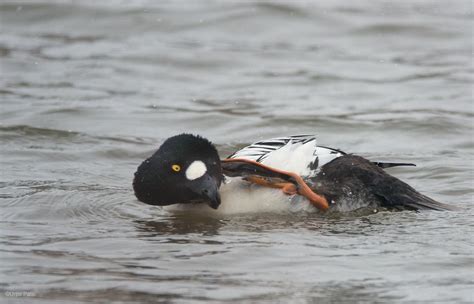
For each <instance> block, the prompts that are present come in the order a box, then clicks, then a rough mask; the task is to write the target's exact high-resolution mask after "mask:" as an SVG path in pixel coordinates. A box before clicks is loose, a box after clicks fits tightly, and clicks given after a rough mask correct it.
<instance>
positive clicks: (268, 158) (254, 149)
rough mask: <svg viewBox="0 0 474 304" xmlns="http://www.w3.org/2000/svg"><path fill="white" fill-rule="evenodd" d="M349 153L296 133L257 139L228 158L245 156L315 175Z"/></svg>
mask: <svg viewBox="0 0 474 304" xmlns="http://www.w3.org/2000/svg"><path fill="white" fill-rule="evenodd" d="M345 154H346V153H344V152H342V151H340V150H337V149H333V148H329V147H323V146H317V145H316V136H315V135H294V136H287V137H277V138H271V139H267V140H262V141H258V142H255V143H253V144H251V145H249V146H247V147H244V148H242V149H240V150H238V151H236V152H234V153H233V154H232V155H230V156H229V157H228V158H244V159H249V160H253V161H256V162H259V163H261V164H264V165H266V166H270V167H273V168H276V169H279V170H285V171H289V172H294V173H296V174H298V175H300V176H302V177H311V176H314V175H316V174H317V173H318V172H319V168H320V167H321V166H323V165H325V164H326V163H328V162H330V161H332V160H333V159H335V158H337V157H340V156H342V155H345Z"/></svg>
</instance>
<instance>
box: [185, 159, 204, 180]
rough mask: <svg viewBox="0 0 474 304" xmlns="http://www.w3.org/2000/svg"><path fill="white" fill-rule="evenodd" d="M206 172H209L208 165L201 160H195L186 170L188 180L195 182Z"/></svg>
mask: <svg viewBox="0 0 474 304" xmlns="http://www.w3.org/2000/svg"><path fill="white" fill-rule="evenodd" d="M206 172H207V167H206V165H205V164H204V163H203V162H202V161H200V160H195V161H193V162H192V163H191V164H190V165H189V167H188V168H187V169H186V178H187V179H189V180H194V179H196V178H200V177H201V176H203V175H204V174H205V173H206Z"/></svg>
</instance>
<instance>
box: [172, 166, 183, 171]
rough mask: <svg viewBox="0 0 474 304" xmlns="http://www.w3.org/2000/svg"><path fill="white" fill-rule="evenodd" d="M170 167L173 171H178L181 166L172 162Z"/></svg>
mask: <svg viewBox="0 0 474 304" xmlns="http://www.w3.org/2000/svg"><path fill="white" fill-rule="evenodd" d="M171 169H173V171H174V172H179V171H181V166H180V165H177V164H174V165H172V166H171Z"/></svg>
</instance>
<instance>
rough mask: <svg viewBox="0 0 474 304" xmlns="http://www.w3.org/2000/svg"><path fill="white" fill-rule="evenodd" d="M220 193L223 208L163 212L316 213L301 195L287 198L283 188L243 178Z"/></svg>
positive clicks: (192, 206)
mask: <svg viewBox="0 0 474 304" xmlns="http://www.w3.org/2000/svg"><path fill="white" fill-rule="evenodd" d="M219 192H220V194H221V205H220V206H219V208H218V209H217V210H214V209H212V208H211V207H209V206H208V205H206V204H176V205H171V206H166V207H164V209H165V210H167V211H171V212H176V211H178V212H179V211H186V212H192V213H195V214H206V215H226V214H244V213H293V212H299V211H303V210H304V211H307V212H315V211H317V209H316V208H315V207H314V206H313V205H311V203H310V202H308V201H307V200H306V199H305V198H303V197H301V196H299V195H296V196H288V195H286V194H284V193H283V192H282V191H281V190H280V189H273V188H266V187H261V186H258V185H254V184H250V183H248V182H246V181H243V180H242V179H241V178H230V179H228V181H227V182H226V183H225V184H223V185H222V186H221V188H220V190H219Z"/></svg>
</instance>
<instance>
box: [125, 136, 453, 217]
mask: <svg viewBox="0 0 474 304" xmlns="http://www.w3.org/2000/svg"><path fill="white" fill-rule="evenodd" d="M397 166H415V165H414V164H411V163H400V162H374V161H370V160H367V159H365V158H363V157H361V156H358V155H354V154H348V153H346V152H344V151H341V150H339V149H335V148H331V147H327V146H321V145H318V144H317V140H316V136H315V135H293V136H283V137H277V138H271V139H268V140H260V141H257V142H254V143H252V144H250V145H248V146H246V147H244V148H242V149H239V150H237V151H235V152H234V153H232V154H231V155H229V156H228V157H226V158H225V159H222V160H221V159H220V157H219V154H218V151H217V149H216V147H215V145H214V144H213V143H212V142H211V141H209V140H208V139H206V138H204V137H202V136H199V135H194V134H189V133H182V134H178V135H175V136H172V137H170V138H168V139H166V140H165V141H164V142H163V143H162V144H161V146H160V147H159V148H158V149H157V150H156V152H154V153H153V154H152V155H151V156H150V157H148V158H147V159H145V160H144V161H143V162H142V163H141V164H140V165H139V166H138V168H137V170H136V172H135V174H134V178H133V190H134V193H135V196H136V198H137V199H138V200H139V201H141V202H143V203H145V204H148V205H154V206H162V207H163V208H165V209H166V210H168V211H184V212H196V213H197V212H204V213H222V214H229V213H246V212H254V213H255V212H300V211H304V212H319V213H326V212H351V211H355V210H359V209H365V210H380V209H385V210H414V211H419V210H438V211H441V210H455V209H454V207H452V206H450V205H448V204H444V203H440V202H438V201H436V200H434V199H431V198H429V197H428V196H426V195H423V194H421V193H420V192H418V191H416V190H415V189H414V188H413V187H411V186H410V185H408V184H407V183H405V182H403V181H401V180H400V179H398V178H396V177H394V176H392V175H390V174H388V173H387V172H386V169H387V168H392V167H397Z"/></svg>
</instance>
